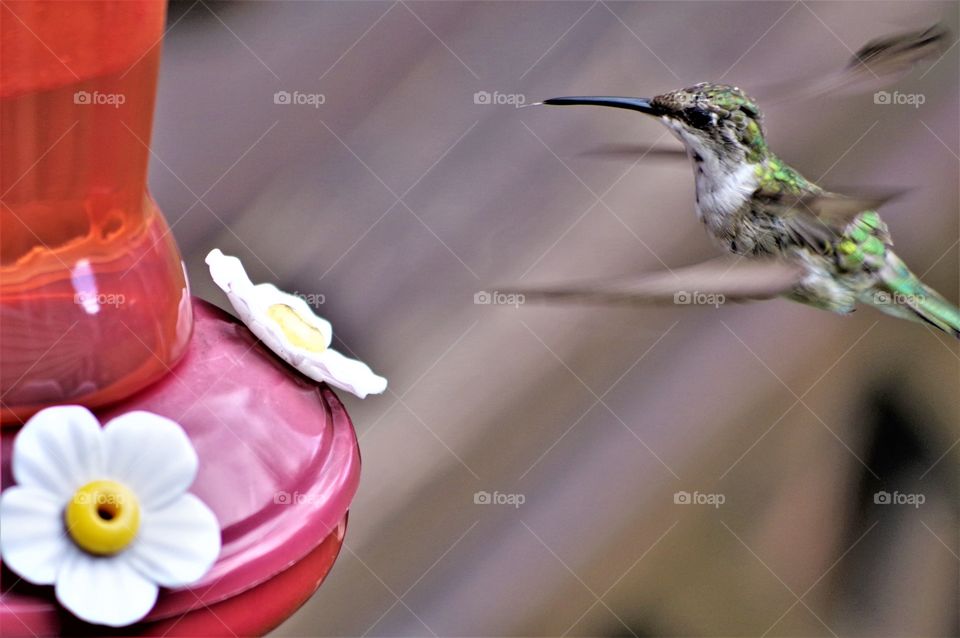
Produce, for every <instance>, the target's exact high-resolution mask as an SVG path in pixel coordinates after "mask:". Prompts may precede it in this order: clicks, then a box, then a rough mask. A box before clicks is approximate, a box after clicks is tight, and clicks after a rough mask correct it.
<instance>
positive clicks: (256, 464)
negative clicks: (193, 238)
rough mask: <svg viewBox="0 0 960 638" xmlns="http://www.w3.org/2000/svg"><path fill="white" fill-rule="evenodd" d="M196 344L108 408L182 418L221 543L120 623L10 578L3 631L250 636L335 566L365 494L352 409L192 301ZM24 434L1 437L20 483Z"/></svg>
mask: <svg viewBox="0 0 960 638" xmlns="http://www.w3.org/2000/svg"><path fill="white" fill-rule="evenodd" d="M194 313H195V317H196V326H195V332H194V336H193V339H192V341H191V344H190V347H189V350H188V352H187V354H186V355H185V356H184V358H183V360H182V361H181V362H180V363H179V364H178V365H177V366H176V368H175V369H174V370H173V371H172V372H171V373H170V374H168V375H167V376H166V377H164V378H163V379H162V380H161V381H159V382H158V383H156V384H155V385H153V386H151V387H149V388H147V389H146V390H145V391H143V392H141V393H139V394H138V395H136V396H135V397H132V398H130V399H128V400H126V401H124V402H123V403H121V404H119V405H115V406H112V407H111V408H109V409H106V410H102V411H100V412H98V417H99V418H100V419H101V422H102V423H106V422H107V421H108V420H109V419H110V418H112V417H113V416H117V415H119V414H122V413H124V412H127V411H130V410H134V409H140V410H149V411H152V412H156V413H157V414H161V415H163V416H167V417H169V418H172V419H174V420H175V421H177V422H179V423H180V424H181V425H182V426H183V427H184V429H185V430H186V431H187V433H188V434H189V435H190V438H191V441H192V442H193V444H194V446H195V447H196V449H197V453H198V455H199V457H200V471H199V474H198V476H197V480H196V481H195V483H194V485H193V487H192V488H191V490H190V491H191V492H193V493H194V494H196V495H197V496H199V497H200V498H201V499H203V500H204V501H205V502H206V503H207V504H208V505H209V506H210V507H211V508H212V509H213V511H214V512H215V513H216V514H217V518H218V519H219V521H220V525H221V528H222V536H223V549H222V551H221V554H220V557H219V559H218V560H217V563H216V564H215V565H214V567H213V569H211V571H210V572H209V573H208V574H207V575H206V576H205V577H204V578H203V579H202V580H201V581H200V582H199V583H196V584H194V585H193V586H191V587H190V588H188V589H179V590H174V591H168V590H161V593H160V597H159V599H158V601H157V605H156V607H154V609H153V610H152V611H151V612H150V614H149V615H148V616H147V617H146V618H145V619H144V620H143V621H142V622H140V623H138V624H136V625H133V626H130V627H125V628H122V629H120V630H116V631H114V630H110V629H109V628H106V627H101V626H96V625H89V624H86V623H83V622H80V621H78V620H77V619H76V618H74V617H72V616H71V615H70V614H69V613H67V612H65V611H64V610H63V609H62V608H60V607H59V606H58V605H57V604H56V601H55V599H54V596H53V588H52V587H40V586H33V585H29V584H28V583H25V582H23V581H21V580H19V579H18V578H17V576H16V575H15V574H13V573H11V572H9V571H7V570H4V571H3V572H0V635H2V636H5V637H6V636H19V635H24V636H56V635H145V636H146V635H167V636H197V635H202V636H220V635H224V636H250V635H261V634H263V633H266V632H267V631H269V630H270V629H272V628H274V627H276V626H277V625H279V624H280V623H281V622H283V620H285V619H286V618H288V617H289V616H290V615H291V614H292V613H293V612H294V611H295V610H296V609H297V608H298V607H300V606H301V605H302V604H303V603H304V602H305V601H306V600H307V599H308V598H309V597H310V595H311V594H312V593H313V592H314V591H316V589H317V588H318V587H319V586H320V583H321V582H322V581H323V579H324V578H325V576H326V574H327V572H329V570H330V568H331V567H332V565H333V562H334V560H335V559H336V557H337V554H338V552H339V550H340V547H341V545H342V543H343V536H344V533H345V531H346V517H347V508H348V506H349V504H350V501H351V499H352V498H353V495H354V493H355V492H356V488H357V484H358V482H359V473H360V456H359V451H358V447H357V441H356V436H355V433H354V430H353V426H352V424H351V423H350V419H349V417H348V416H347V413H346V411H345V410H344V409H343V405H342V404H341V403H340V401H339V400H338V399H337V397H336V395H335V394H334V393H333V391H331V390H330V389H329V388H327V387H326V386H323V385H319V386H318V385H317V384H314V383H312V382H309V381H308V380H306V379H304V378H303V377H301V376H300V375H299V374H298V373H297V372H295V371H294V370H292V369H290V368H289V367H287V366H286V364H284V363H283V362H282V361H280V360H279V359H277V358H276V357H275V356H274V355H273V354H272V353H271V352H269V351H268V350H266V349H265V348H264V347H263V346H262V345H261V344H260V343H259V342H258V341H257V340H256V338H255V337H254V336H253V335H252V334H251V333H250V332H249V331H248V330H247V329H246V327H244V326H243V325H242V324H239V323H237V322H236V320H235V319H233V318H232V317H231V316H230V315H227V314H226V313H223V312H222V311H220V310H218V309H217V308H215V307H213V306H212V305H210V304H208V303H206V302H203V301H200V300H196V299H195V300H194ZM15 434H16V429H15V428H7V429H6V430H4V431H2V432H0V437H2V438H0V443H2V445H0V461H2V463H0V469H2V472H0V479H2V485H3V487H6V486H8V485H11V484H12V478H11V476H10V467H9V464H10V453H11V448H12V444H13V438H14V436H15Z"/></svg>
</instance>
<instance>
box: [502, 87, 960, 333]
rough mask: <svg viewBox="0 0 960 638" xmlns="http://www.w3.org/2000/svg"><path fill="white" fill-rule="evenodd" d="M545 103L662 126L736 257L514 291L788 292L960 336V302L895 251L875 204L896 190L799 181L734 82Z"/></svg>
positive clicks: (700, 206) (558, 295) (704, 214)
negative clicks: (846, 190)
mask: <svg viewBox="0 0 960 638" xmlns="http://www.w3.org/2000/svg"><path fill="white" fill-rule="evenodd" d="M543 103H544V104H549V105H564V106H565V105H583V104H586V105H595V106H606V107H614V108H621V109H629V110H633V111H637V112H639V113H643V114H646V115H650V116H653V117H656V118H658V119H659V120H660V121H661V122H663V123H664V124H665V125H666V126H667V128H669V129H670V131H671V132H672V133H673V134H674V135H675V136H676V137H677V138H679V140H680V141H681V142H682V143H683V145H684V147H685V149H686V153H687V155H688V156H689V158H690V160H692V163H693V170H694V178H695V185H696V210H697V215H698V217H699V219H700V221H701V222H703V224H704V226H705V227H706V229H707V231H708V233H709V234H710V235H711V236H712V237H713V238H714V239H715V240H716V241H717V242H719V244H720V245H721V246H722V247H723V248H725V249H726V250H727V251H728V252H729V253H731V254H732V256H731V257H727V258H726V259H721V260H712V261H711V262H705V263H703V264H698V265H695V266H689V267H686V268H679V269H673V270H670V271H667V272H663V273H654V274H649V275H646V276H640V277H635V278H633V279H630V280H621V281H610V282H600V283H594V284H584V285H573V286H564V287H557V288H552V289H533V290H520V291H518V292H521V293H523V294H524V295H526V296H527V297H542V298H550V299H564V298H572V299H582V300H587V301H591V300H592V301H601V302H642V301H657V300H669V299H671V298H675V297H676V296H677V295H679V294H680V293H681V292H691V291H696V292H698V293H705V294H715V295H723V296H724V297H725V298H726V299H729V300H748V299H765V298H771V297H775V296H785V297H787V298H790V299H793V300H795V301H799V302H801V303H805V304H808V305H811V306H814V307H816V308H821V309H824V310H830V311H833V312H837V313H841V314H848V313H850V312H852V311H853V310H854V307H855V306H856V304H857V303H858V302H859V303H865V304H869V305H872V306H874V307H876V308H877V309H879V310H881V311H883V312H885V313H887V314H890V315H894V316H896V317H900V318H904V319H911V320H915V321H921V322H926V323H928V324H930V325H932V326H935V327H937V328H939V329H941V330H943V331H945V332H947V333H948V334H952V335H953V336H955V337H957V338H960V309H958V308H957V307H955V306H954V305H952V304H951V303H950V302H948V301H947V300H946V299H944V298H943V297H942V296H941V295H940V294H938V293H937V292H936V291H934V290H933V289H931V288H929V287H928V286H926V285H925V284H924V283H923V282H921V281H920V279H919V278H918V277H917V276H916V275H914V274H913V273H912V272H911V271H910V270H909V269H908V268H907V266H906V265H905V264H904V263H903V261H901V259H900V258H899V257H898V256H897V255H896V254H895V253H894V252H893V250H892V241H891V239H890V234H889V232H888V230H887V226H886V224H885V223H884V222H883V221H882V220H881V219H880V216H879V215H878V214H877V212H876V208H878V207H879V206H880V205H881V204H882V203H883V202H884V201H886V200H887V199H889V197H861V196H847V195H842V194H838V193H831V192H828V191H826V190H824V189H823V188H821V187H820V186H818V185H817V184H815V183H813V182H811V181H809V180H807V179H806V178H804V177H803V176H802V175H801V174H800V173H799V172H797V171H796V170H794V169H793V168H791V167H790V166H788V165H787V164H785V163H784V162H783V161H781V160H780V159H779V158H778V157H777V156H776V155H774V154H773V152H771V151H770V149H769V148H768V146H767V142H766V139H765V137H764V129H763V117H762V114H761V112H760V109H759V108H758V107H757V105H756V103H755V102H754V101H753V100H752V99H751V98H750V97H749V96H748V95H746V94H745V93H744V92H743V91H741V90H740V89H739V88H737V87H734V86H728V85H725V84H711V83H701V84H697V85H695V86H692V87H689V88H685V89H679V90H676V91H671V92H669V93H664V94H663V95H658V96H656V97H654V98H650V99H647V98H633V97H600V96H584V97H557V98H552V99H549V100H544V102H543Z"/></svg>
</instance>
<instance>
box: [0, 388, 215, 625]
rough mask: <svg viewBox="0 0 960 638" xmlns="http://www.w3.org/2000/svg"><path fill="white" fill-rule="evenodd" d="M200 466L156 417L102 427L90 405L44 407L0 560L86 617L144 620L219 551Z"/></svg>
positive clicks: (5, 503) (5, 516) (16, 449)
mask: <svg viewBox="0 0 960 638" xmlns="http://www.w3.org/2000/svg"><path fill="white" fill-rule="evenodd" d="M197 464H198V461H197V453H196V452H195V451H194V449H193V446H192V445H191V444H190V439H189V438H187V435H186V433H185V432H184V431H183V429H182V428H181V427H180V426H179V425H178V424H176V423H175V422H173V421H171V420H170V419H166V418H164V417H161V416H158V415H156V414H153V413H150V412H141V411H137V412H128V413H126V414H124V415H122V416H119V417H117V418H115V419H113V420H112V421H110V422H109V423H107V424H106V426H104V427H103V428H101V427H100V423H99V422H98V421H97V418H96V417H95V416H94V415H93V414H91V413H90V411H89V410H87V409H86V408H84V407H81V406H76V405H67V406H57V407H53V408H47V409H45V410H42V411H41V412H38V413H37V414H36V415H34V416H33V418H31V419H30V420H29V421H27V423H26V425H24V426H23V429H22V430H21V431H20V432H19V433H18V434H17V438H16V441H15V442H14V446H13V477H14V479H15V480H16V482H17V485H15V486H13V487H10V488H8V489H7V490H5V491H4V492H3V494H2V495H0V556H2V558H3V561H4V563H6V565H7V566H8V567H9V568H10V569H11V570H13V571H14V572H15V573H17V574H18V575H19V576H20V577H21V578H23V579H24V580H26V581H28V582H31V583H34V584H37V585H54V586H55V587H56V595H57V600H59V601H60V604H62V605H63V606H64V607H66V608H67V609H68V610H70V612H72V613H73V614H74V615H76V616H77V617H78V618H80V619H82V620H85V621H87V622H90V623H96V624H100V625H109V626H112V627H122V626H125V625H129V624H131V623H134V622H136V621H138V620H140V619H141V618H143V617H144V616H146V615H147V613H148V612H149V611H150V610H151V609H152V608H153V605H154V603H155V602H156V599H157V592H158V586H162V587H179V586H183V585H187V584H189V583H192V582H195V581H197V580H199V579H200V578H201V577H202V576H203V575H204V574H205V573H207V571H208V570H209V569H210V567H211V566H213V563H214V562H215V561H216V559H217V556H218V555H219V554H220V526H219V524H218V523H217V518H216V516H215V515H214V514H213V512H212V511H211V510H210V508H209V507H207V506H206V505H205V504H204V503H203V501H201V500H200V499H199V498H197V497H196V496H194V495H193V494H188V493H187V489H188V488H189V487H190V485H191V484H192V483H193V479H194V477H195V476H196V473H197Z"/></svg>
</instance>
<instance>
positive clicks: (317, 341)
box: [267, 303, 327, 352]
mask: <svg viewBox="0 0 960 638" xmlns="http://www.w3.org/2000/svg"><path fill="white" fill-rule="evenodd" d="M267 316H269V317H270V318H271V319H273V321H274V322H276V324H277V325H278V326H280V330H281V332H283V334H284V336H286V338H287V340H288V341H290V343H292V344H293V345H295V346H297V347H298V348H303V349H304V350H309V351H310V352H323V351H324V350H326V349H327V340H326V339H325V338H324V334H323V333H322V332H320V331H319V330H317V329H316V328H314V327H313V326H311V325H310V324H309V323H307V322H306V321H304V320H303V317H301V316H300V315H299V314H297V311H296V310H294V309H293V308H291V307H290V306H288V305H286V304H282V303H277V304H273V305H272V306H270V307H269V308H267Z"/></svg>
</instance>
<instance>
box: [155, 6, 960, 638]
mask: <svg viewBox="0 0 960 638" xmlns="http://www.w3.org/2000/svg"><path fill="white" fill-rule="evenodd" d="M957 15H958V14H957V4H956V3H952V2H948V3H939V4H938V3H923V2H915V1H909V2H907V1H904V2H772V1H771V2H673V3H667V2H654V3H644V2H637V3H633V2H630V3H622V2H589V1H587V2H558V1H546V2H469V1H468V2H419V1H407V2H229V3H216V2H192V1H187V2H175V3H173V4H172V5H171V8H170V16H169V31H168V33H167V36H166V41H165V49H164V56H163V66H162V70H161V80H160V90H159V105H158V111H157V117H156V122H155V127H154V142H153V148H154V152H155V157H154V162H153V164H152V167H151V185H152V189H153V192H154V194H155V196H156V198H157V200H158V201H159V203H160V205H161V207H162V208H163V210H164V211H165V213H166V215H167V218H168V220H169V221H170V222H171V223H172V224H173V225H174V233H175V235H176V237H177V239H178V241H179V243H180V246H181V248H182V249H183V251H184V255H185V258H186V261H187V264H188V267H189V271H190V276H191V281H192V285H193V289H194V293H195V294H198V295H200V296H203V297H205V298H207V299H210V300H213V301H215V302H217V303H219V304H221V305H222V304H223V303H224V301H225V300H224V299H223V297H222V295H221V294H220V293H219V291H217V290H215V289H214V287H213V286H212V284H211V282H210V280H209V277H208V275H207V272H206V268H205V266H204V264H203V256H204V255H205V254H206V252H207V251H208V250H210V249H211V248H213V247H219V248H221V249H223V250H224V251H225V252H227V253H229V254H235V255H238V256H240V257H241V258H242V259H243V260H244V261H245V263H246V265H247V267H248V270H249V271H250V273H251V275H252V277H253V279H254V280H255V281H272V282H275V283H277V284H278V285H280V286H282V287H284V288H286V289H288V290H290V291H296V292H299V293H302V294H306V295H323V296H324V298H325V303H324V304H323V305H321V306H319V308H318V311H319V312H320V313H321V314H323V315H324V316H326V317H328V318H329V319H330V320H331V321H333V323H334V326H335V328H336V330H337V332H336V334H335V337H336V341H337V344H336V345H337V347H339V348H341V349H343V350H345V351H350V352H353V353H355V354H356V356H359V357H361V358H362V359H364V360H366V361H368V362H369V363H370V364H371V365H372V366H373V367H374V369H375V370H377V371H378V372H381V373H383V374H385V375H386V376H387V377H388V378H389V379H390V390H389V391H388V393H387V394H385V395H383V396H381V397H373V398H370V399H368V400H366V401H362V402H361V401H359V400H356V399H353V398H352V397H349V396H346V397H345V400H346V402H347V405H348V408H349V409H350V413H351V415H352V416H353V418H354V421H355V423H356V427H357V431H358V434H359V436H360V443H361V447H362V452H363V457H364V473H363V478H362V482H361V486H360V491H359V493H358V495H357V498H356V501H355V504H354V507H353V508H352V511H351V517H350V529H349V532H348V535H347V542H346V545H345V547H344V550H343V553H342V555H341V558H340V560H339V561H338V563H337V564H336V565H335V567H334V569H333V572H332V573H331V575H330V577H329V579H328V581H327V582H326V584H325V585H324V586H323V587H322V588H321V590H320V591H319V593H318V594H317V595H316V596H315V597H314V598H313V599H312V600H311V601H310V602H309V603H308V604H307V605H306V606H305V607H304V608H303V609H302V610H301V611H300V612H298V613H297V614H296V615H295V616H294V617H293V618H291V619H290V620H289V621H288V622H287V623H285V624H284V625H283V626H281V627H280V628H279V629H278V630H277V632H276V635H279V636H307V635H311V636H313V635H318V636H334V635H336V636H361V635H371V636H377V635H389V636H401V635H416V636H423V635H437V636H480V635H483V636H516V635H536V636H541V635H559V634H569V635H577V636H579V635H633V636H654V635H657V636H660V635H662V636H733V635H737V636H739V635H743V636H748V635H749V636H757V635H769V636H801V635H802V636H841V635H843V636H847V635H853V636H879V635H889V636H907V635H913V636H946V635H956V634H957V633H958V631H960V625H958V619H957V603H958V572H960V570H958V565H960V558H958V556H960V550H958V519H957V504H958V491H957V472H956V464H957V458H958V448H960V446H958V441H960V428H958V420H957V419H958V413H960V400H958V394H960V393H958V390H960V363H958V362H960V359H958V346H957V343H956V342H954V341H953V340H951V339H949V338H948V337H946V336H944V335H940V334H935V333H933V332H932V331H930V330H928V329H926V328H925V327H923V326H921V325H916V324H910V323H905V322H901V321H897V320H894V319H892V318H889V317H886V316H883V315H881V314H879V313H877V312H875V311H873V310H871V309H862V310H860V311H859V312H857V313H856V314H855V315H854V316H853V317H850V318H841V317H837V316H832V315H830V314H826V313H822V312H818V311H816V310H812V309H809V308H806V307H802V306H800V305H796V304H791V303H789V302H787V301H772V302H767V303H762V304H753V305H730V306H723V307H720V308H719V309H715V308H712V307H691V306H686V307H684V306H676V307H673V306H671V307H666V308H651V309H640V310H627V309H597V308H586V307H578V306H571V307H542V306H532V305H528V306H523V307H520V308H514V307H512V306H495V305H482V304H481V305H477V304H474V293H476V292H477V291H479V290H483V289H490V287H491V286H493V285H495V284H497V283H502V282H515V281H522V282H525V283H536V282H559V281H564V280H569V279H572V278H583V277H593V276H597V277H599V276H607V275H614V274H621V273H625V272H636V271H642V270H648V269H655V268H662V264H666V265H669V266H677V265H683V264H687V263H692V262H694V261H698V260H700V259H702V258H704V257H707V256H709V255H712V254H714V249H713V248H712V247H711V246H710V244H709V242H708V240H707V239H706V237H705V236H704V233H703V231H702V228H701V227H700V225H699V224H698V222H697V221H696V219H695V216H694V212H693V193H692V186H693V180H692V177H691V170H690V167H689V166H688V165H687V164H686V163H685V162H675V161H669V160H665V159H664V158H663V157H661V156H660V155H659V154H657V153H655V152H654V153H651V154H649V155H647V156H646V157H642V158H641V156H640V155H639V153H637V152H634V153H633V154H626V155H624V154H620V155H616V154H610V153H606V154H605V153H598V151H603V150H609V147H610V145H611V144H614V145H619V146H620V147H622V146H623V145H625V144H629V145H637V147H638V148H640V149H643V148H648V147H651V146H653V147H656V148H672V147H676V144H677V143H676V142H675V141H674V140H673V139H672V138H671V137H669V136H668V135H666V132H665V129H663V128H662V127H661V126H659V125H658V124H657V123H656V122H655V121H652V120H650V119H648V118H643V117H641V116H639V115H636V114H632V113H629V112H619V111H610V110H601V109H588V108H583V109H549V108H530V109H522V110H516V109H515V108H513V106H512V105H511V104H510V103H509V102H511V101H514V102H515V101H519V100H525V101H526V102H533V101H536V100H539V99H542V98H545V97H550V96H553V95H564V94H578V93H580V94H583V93H595V94H615V95H616V94H623V95H652V94H656V93H659V92H663V91H666V90H670V89H673V88H677V87H679V86H685V85H689V84H693V83H695V82H698V81H702V80H723V81H728V82H731V83H736V84H739V85H740V86H742V87H744V88H746V89H747V90H748V91H749V90H750V89H751V88H752V87H762V86H768V85H770V84H774V83H779V82H780V81H783V80H790V79H792V78H798V77H806V76H808V75H811V74H812V75H816V74H817V73H826V72H829V71H830V70H834V69H837V68H839V67H840V66H842V65H843V64H845V62H846V60H847V59H848V58H849V57H850V55H851V52H852V50H855V49H857V48H858V47H860V46H861V45H862V44H863V43H865V42H866V41H867V40H869V39H871V38H873V37H876V36H878V35H881V34H885V33H890V32H894V31H898V30H901V29H904V28H916V27H923V26H927V25H928V24H930V23H932V22H934V21H936V20H943V21H944V22H945V23H946V24H947V25H948V26H949V27H950V28H951V29H952V31H953V35H952V36H951V44H954V40H955V38H956V34H957V33H958V17H957ZM958 57H960V54H958V47H957V46H953V47H952V48H951V49H950V50H949V51H948V53H947V54H946V55H945V56H944V57H943V59H941V60H940V61H939V62H937V63H936V64H935V65H933V66H932V67H929V68H922V69H918V70H915V71H914V72H913V73H911V74H910V75H909V76H908V77H906V78H905V79H903V80H901V81H899V82H898V83H897V84H896V85H895V86H893V87H890V89H889V90H894V89H896V90H899V91H901V92H903V93H920V94H923V95H924V97H925V102H924V104H923V105H922V106H920V107H919V108H914V107H912V106H907V105H882V104H875V103H874V100H873V96H872V95H871V94H865V95H855V96H826V97H821V98H818V99H815V100H812V101H804V102H796V103H784V104H773V105H769V106H768V107H767V109H766V116H767V120H766V122H767V129H768V133H769V135H768V136H769V139H770V142H771V145H772V147H773V148H774V149H776V151H777V152H778V153H779V154H780V155H781V156H782V157H783V158H785V159H786V160H787V161H789V162H790V163H792V164H793V165H794V166H795V167H796V168H798V169H800V170H801V171H802V172H804V173H805V174H806V175H807V176H808V177H810V178H814V179H819V178H821V176H822V182H823V183H824V184H825V185H828V186H835V187H836V186H849V185H859V186H883V187H907V188H909V189H911V190H910V191H909V194H908V195H907V196H906V197H904V198H902V199H900V200H897V201H895V202H894V203H892V204H890V205H889V206H888V207H887V208H886V209H885V210H884V211H883V212H884V216H885V219H886V220H887V222H888V224H889V225H890V227H891V230H892V232H893V235H894V237H895V238H896V240H897V247H898V252H899V253H900V255H901V256H902V257H904V259H905V260H906V261H907V263H909V264H911V266H912V267H913V268H914V269H915V270H916V271H917V272H918V273H925V275H924V277H925V279H926V280H927V281H928V282H930V283H932V284H933V285H935V286H936V287H937V288H939V289H940V290H941V291H943V292H944V293H945V294H946V296H947V297H949V298H951V299H953V300H956V299H957V298H958V281H960V278H958V237H960V231H958V163H960V159H958V156H957V154H958V152H960V139H958V122H960V117H958V116H960V108H958V105H960V98H958V73H960V66H958ZM921 76H923V77H921ZM278 91H286V92H288V93H290V94H291V102H294V101H296V100H297V98H296V96H295V95H294V92H300V94H301V95H314V94H322V96H323V98H322V100H323V104H321V105H319V106H318V107H317V108H315V107H314V106H313V105H311V104H293V103H291V104H277V103H275V101H274V95H275V93H276V92H278ZM484 91H485V92H488V93H489V94H490V99H489V102H490V103H484V102H486V101H487V100H486V99H485V96H484V95H483V94H480V95H477V96H476V97H475V94H477V92H484ZM515 95H519V96H522V97H510V96H515ZM301 99H306V98H301ZM315 101H319V98H317V99H316V100H315ZM497 102H505V103H500V104H498V103H497ZM621 150H622V149H621ZM683 491H685V492H689V493H691V494H693V493H695V492H696V493H698V494H699V495H700V497H701V498H704V497H705V495H714V496H711V498H712V499H713V500H719V499H720V498H721V497H722V500H723V503H722V505H720V506H719V507H712V506H710V505H697V504H682V503H679V504H678V503H675V500H677V498H678V497H676V496H675V495H676V494H677V493H678V492H683ZM880 491H885V492H889V493H891V494H893V493H894V492H896V493H898V494H899V495H922V497H923V501H924V502H923V504H922V505H920V506H919V507H913V506H909V505H896V504H889V505H885V504H882V503H879V504H878V503H875V498H876V494H877V493H878V492H880ZM478 492H489V493H494V492H497V493H499V494H500V495H501V498H502V495H515V496H513V497H512V500H514V501H518V500H523V503H522V505H520V506H519V507H513V506H511V505H506V504H477V503H475V495H476V494H477V493H478ZM716 495H719V496H716ZM491 498H493V497H491ZM691 498H696V496H691ZM481 500H482V499H481ZM681 500H682V499H681Z"/></svg>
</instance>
